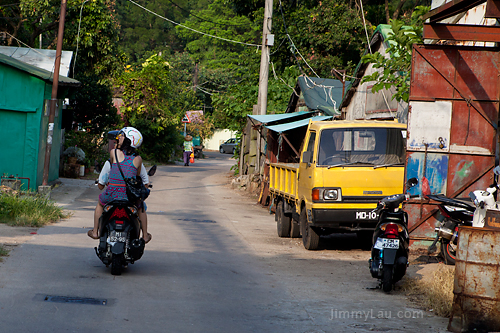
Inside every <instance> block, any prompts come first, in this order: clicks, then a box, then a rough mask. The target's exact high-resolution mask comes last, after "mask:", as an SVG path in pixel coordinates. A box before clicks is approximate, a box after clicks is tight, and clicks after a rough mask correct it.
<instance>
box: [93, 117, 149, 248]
mask: <svg viewBox="0 0 500 333" xmlns="http://www.w3.org/2000/svg"><path fill="white" fill-rule="evenodd" d="M117 140H118V145H117V148H116V149H112V150H111V152H110V160H111V162H112V163H111V169H110V172H109V179H110V184H109V185H108V187H107V189H106V191H105V192H104V193H101V195H99V201H98V204H97V206H96V209H95V212H94V228H93V229H92V230H89V232H88V236H89V237H91V238H93V239H98V238H99V235H98V230H99V218H100V216H101V215H102V212H103V208H104V206H105V205H106V204H107V203H108V202H110V201H111V200H114V199H126V191H125V182H124V180H123V177H122V176H121V174H120V171H119V170H118V166H117V164H116V161H115V150H116V153H117V155H118V161H119V162H120V164H121V165H123V166H125V168H124V170H125V173H126V175H125V176H126V177H131V176H134V175H138V174H140V173H141V169H144V166H143V164H142V158H141V157H140V156H139V155H137V154H136V152H135V150H136V149H137V148H139V147H140V146H141V144H142V141H143V139H142V135H141V133H140V132H139V131H138V130H137V129H135V128H133V127H124V128H123V129H122V130H120V132H119V133H118V135H117ZM120 160H121V161H120ZM124 163H126V164H124ZM123 166H122V168H123ZM104 178H105V177H104V176H103V180H104ZM148 182H149V179H148ZM99 183H100V184H99V188H100V189H102V188H104V185H103V184H102V183H101V182H99ZM104 183H106V182H104ZM138 208H139V212H138V213H139V219H140V220H141V229H142V232H143V238H144V241H145V242H146V243H147V242H149V241H150V240H151V234H149V233H148V232H147V215H146V211H145V209H143V207H138Z"/></svg>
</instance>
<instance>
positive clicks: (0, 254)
mask: <svg viewBox="0 0 500 333" xmlns="http://www.w3.org/2000/svg"><path fill="white" fill-rule="evenodd" d="M8 255H9V251H7V250H6V249H5V248H4V247H3V246H2V245H0V262H2V261H3V258H2V257H6V256H8Z"/></svg>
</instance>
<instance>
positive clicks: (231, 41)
mask: <svg viewBox="0 0 500 333" xmlns="http://www.w3.org/2000/svg"><path fill="white" fill-rule="evenodd" d="M128 1H129V2H131V3H132V4H134V5H136V6H137V7H139V8H141V9H143V10H145V11H147V12H149V13H151V14H153V15H155V16H157V17H159V18H161V19H163V20H165V21H168V22H170V23H172V24H174V25H177V26H179V27H182V28H184V29H188V30H191V31H193V32H196V33H199V34H202V35H204V36H209V37H212V38H216V39H220V40H223V41H226V42H230V43H237V44H243V45H247V46H257V47H262V45H258V44H251V43H245V42H240V41H236V40H231V39H227V38H223V37H219V36H215V35H211V34H207V33H205V32H201V31H198V30H195V29H193V28H190V27H188V26H185V25H183V24H180V23H177V22H175V21H172V20H171V19H168V18H166V17H164V16H161V15H160V14H157V13H155V12H153V11H152V10H149V9H147V8H146V7H143V6H141V5H139V4H138V3H137V2H135V1H133V0H128Z"/></svg>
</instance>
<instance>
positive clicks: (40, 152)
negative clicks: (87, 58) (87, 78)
mask: <svg viewBox="0 0 500 333" xmlns="http://www.w3.org/2000/svg"><path fill="white" fill-rule="evenodd" d="M52 76H53V74H52V72H49V71H46V70H44V69H41V68H38V67H35V66H32V65H29V64H26V63H23V62H21V61H18V60H16V59H13V58H11V57H8V56H5V55H3V54H0V130H1V133H2V136H3V145H2V147H1V148H0V175H2V176H3V175H7V176H10V175H13V176H17V177H23V178H29V180H30V189H32V190H36V189H37V188H38V186H39V185H41V184H42V180H43V167H44V160H45V149H46V144H47V127H48V120H49V117H48V115H49V105H50V104H49V102H50V99H51V95H52V82H53V80H52ZM79 85H80V82H78V81H76V80H73V79H71V78H68V77H64V76H60V77H59V86H58V96H57V98H58V103H57V104H58V107H57V110H56V117H55V119H54V136H53V142H52V149H51V156H50V170H49V179H48V180H49V182H50V181H53V180H56V179H57V178H59V160H60V149H61V118H62V117H61V113H62V111H63V110H62V104H63V103H62V101H63V99H64V98H66V97H67V95H68V93H69V92H70V91H71V90H72V89H73V88H75V87H78V86H79ZM27 185H28V182H27V181H26V180H23V189H27Z"/></svg>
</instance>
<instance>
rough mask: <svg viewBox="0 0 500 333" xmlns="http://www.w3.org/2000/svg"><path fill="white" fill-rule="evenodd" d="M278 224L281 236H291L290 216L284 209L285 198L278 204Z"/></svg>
mask: <svg viewBox="0 0 500 333" xmlns="http://www.w3.org/2000/svg"><path fill="white" fill-rule="evenodd" d="M276 226H277V229H278V236H279V237H288V236H290V216H286V215H285V211H284V210H283V200H281V201H280V202H279V203H278V205H277V206H276Z"/></svg>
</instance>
